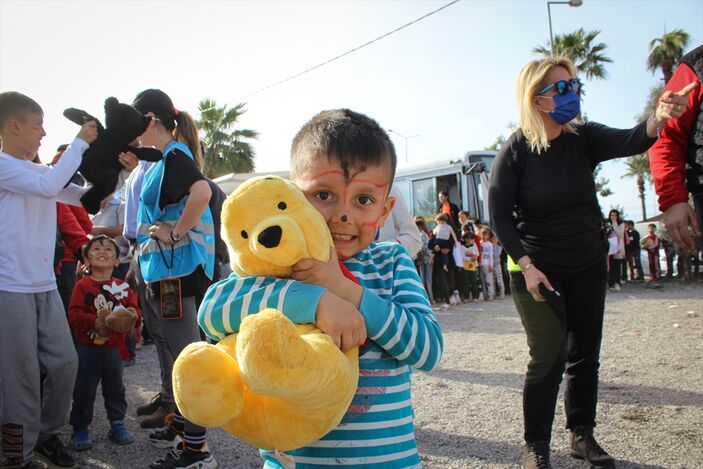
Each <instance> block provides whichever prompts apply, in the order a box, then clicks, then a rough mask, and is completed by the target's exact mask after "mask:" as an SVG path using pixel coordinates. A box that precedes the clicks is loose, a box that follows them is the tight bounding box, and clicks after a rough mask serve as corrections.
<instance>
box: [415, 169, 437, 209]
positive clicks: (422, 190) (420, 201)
mask: <svg viewBox="0 0 703 469" xmlns="http://www.w3.org/2000/svg"><path fill="white" fill-rule="evenodd" d="M412 184H413V198H412V200H413V206H412V212H413V215H421V216H422V217H424V218H425V219H428V218H429V219H432V216H433V215H434V213H435V210H436V209H437V191H436V189H435V178H427V179H419V180H417V181H413V183H412Z"/></svg>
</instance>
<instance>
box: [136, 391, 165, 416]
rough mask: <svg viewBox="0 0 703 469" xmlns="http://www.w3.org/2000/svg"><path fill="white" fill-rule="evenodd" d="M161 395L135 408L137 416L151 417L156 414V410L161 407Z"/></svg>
mask: <svg viewBox="0 0 703 469" xmlns="http://www.w3.org/2000/svg"><path fill="white" fill-rule="evenodd" d="M161 402H162V401H161V393H159V394H157V395H156V396H154V397H152V398H151V400H150V401H149V402H147V403H146V404H142V405H140V406H139V407H137V415H151V414H153V413H154V412H156V409H158V408H159V406H160V405H161Z"/></svg>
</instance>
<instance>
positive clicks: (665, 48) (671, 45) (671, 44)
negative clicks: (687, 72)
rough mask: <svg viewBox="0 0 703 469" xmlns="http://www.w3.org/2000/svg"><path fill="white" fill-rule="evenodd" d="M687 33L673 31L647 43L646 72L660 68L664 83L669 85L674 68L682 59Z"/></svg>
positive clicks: (678, 30)
mask: <svg viewBox="0 0 703 469" xmlns="http://www.w3.org/2000/svg"><path fill="white" fill-rule="evenodd" d="M688 39H689V36H688V33H687V32H686V31H684V30H683V29H678V28H676V29H674V30H673V31H671V32H670V33H666V34H664V35H663V36H662V37H658V38H656V39H652V42H650V43H649V57H647V70H650V71H651V72H652V73H654V72H656V71H657V69H658V68H661V70H662V73H663V74H664V83H665V84H666V83H669V80H670V79H671V75H673V74H674V66H676V64H678V63H679V60H681V57H683V51H684V49H685V48H686V46H687V45H688Z"/></svg>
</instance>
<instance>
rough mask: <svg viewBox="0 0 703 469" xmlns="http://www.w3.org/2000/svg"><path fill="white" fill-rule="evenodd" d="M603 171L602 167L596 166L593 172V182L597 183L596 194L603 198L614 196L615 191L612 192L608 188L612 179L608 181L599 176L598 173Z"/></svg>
mask: <svg viewBox="0 0 703 469" xmlns="http://www.w3.org/2000/svg"><path fill="white" fill-rule="evenodd" d="M600 170H601V165H598V166H596V169H595V170H593V180H594V182H595V183H596V192H597V193H598V194H599V195H600V196H601V197H608V196H609V195H613V191H611V190H610V188H609V187H608V184H609V183H610V179H606V178H604V177H603V176H600V177H599V176H598V173H600Z"/></svg>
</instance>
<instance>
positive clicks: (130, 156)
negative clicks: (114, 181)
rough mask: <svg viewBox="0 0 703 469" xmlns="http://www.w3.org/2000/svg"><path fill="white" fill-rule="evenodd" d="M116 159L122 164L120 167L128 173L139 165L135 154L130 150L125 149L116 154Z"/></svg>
mask: <svg viewBox="0 0 703 469" xmlns="http://www.w3.org/2000/svg"><path fill="white" fill-rule="evenodd" d="M117 159H118V161H119V162H120V164H121V165H122V167H123V168H124V169H125V171H127V172H128V173H131V172H132V171H133V170H134V168H136V167H137V166H139V159H138V158H137V155H135V154H134V153H132V152H131V151H125V152H122V153H120V154H119V155H117Z"/></svg>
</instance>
